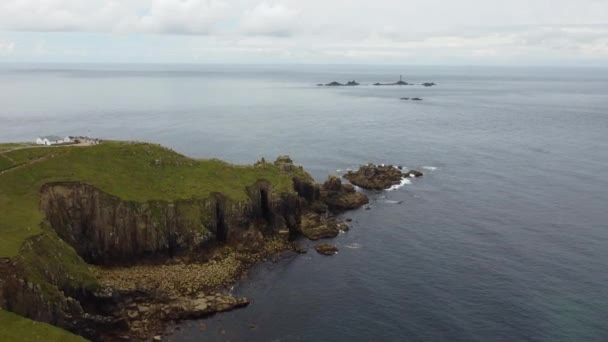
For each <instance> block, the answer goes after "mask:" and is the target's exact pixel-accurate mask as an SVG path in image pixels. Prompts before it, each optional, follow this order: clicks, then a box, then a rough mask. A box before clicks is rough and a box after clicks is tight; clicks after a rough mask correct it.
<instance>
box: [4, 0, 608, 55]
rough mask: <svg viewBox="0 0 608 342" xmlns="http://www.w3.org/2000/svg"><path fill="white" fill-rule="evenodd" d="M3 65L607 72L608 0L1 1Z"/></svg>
mask: <svg viewBox="0 0 608 342" xmlns="http://www.w3.org/2000/svg"><path fill="white" fill-rule="evenodd" d="M0 62H32V63H44V62H52V63H54V62H66V63H75V62H78V63H244V64H249V63H263V64H272V63H311V64H313V63H314V64H316V63H322V64H332V63H341V64H426V65H429V64H441V65H452V64H455V65H476V64H482V65H581V66H608V0H577V1H572V0H508V1H505V0H500V1H499V0H452V1H450V0H262V1H258V0H122V1H118V0H106V1H103V0H0Z"/></svg>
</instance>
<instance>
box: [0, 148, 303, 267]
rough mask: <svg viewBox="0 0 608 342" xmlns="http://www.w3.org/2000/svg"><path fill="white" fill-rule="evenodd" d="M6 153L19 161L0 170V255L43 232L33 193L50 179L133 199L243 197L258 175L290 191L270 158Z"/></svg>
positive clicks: (160, 151) (150, 152)
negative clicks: (246, 162)
mask: <svg viewBox="0 0 608 342" xmlns="http://www.w3.org/2000/svg"><path fill="white" fill-rule="evenodd" d="M5 156H8V157H9V158H11V159H13V160H15V161H16V162H17V163H18V164H21V166H20V167H18V168H15V169H12V170H8V171H7V172H5V173H3V174H0V217H1V218H2V219H1V220H0V257H13V256H15V255H16V254H17V252H18V251H19V248H20V247H21V245H22V243H23V241H24V240H25V239H27V238H28V237H30V236H33V235H37V234H40V233H42V229H41V228H40V223H41V222H42V221H43V215H42V213H41V212H40V210H39V209H38V205H39V203H38V193H39V190H40V188H41V186H42V185H43V184H45V183H49V182H55V181H81V182H85V183H88V184H91V185H93V186H95V187H97V188H99V189H101V190H102V191H105V192H107V193H110V194H112V195H115V196H118V197H120V198H122V199H123V200H128V201H136V202H145V201H149V200H163V201H175V200H178V199H187V198H204V197H208V196H209V194H210V193H212V192H220V193H222V194H224V195H225V196H226V197H228V198H230V199H231V200H234V201H242V200H246V199H247V193H246V187H247V186H249V185H252V184H254V183H255V182H256V181H258V180H260V179H266V180H268V181H270V182H271V183H272V184H273V187H274V192H276V193H281V192H292V191H293V190H292V180H291V176H290V175H288V174H285V173H283V172H280V171H279V170H278V169H277V168H276V167H275V166H274V165H273V164H270V163H266V164H263V165H261V166H256V167H253V166H236V165H232V164H228V163H225V162H223V161H220V160H195V159H191V158H188V157H185V156H183V155H180V154H178V153H176V152H174V151H172V150H169V149H166V148H164V147H161V146H159V145H154V144H145V143H131V142H105V143H103V144H100V145H96V146H90V147H52V148H48V147H47V148H45V147H40V148H28V149H20V150H14V151H9V152H5Z"/></svg>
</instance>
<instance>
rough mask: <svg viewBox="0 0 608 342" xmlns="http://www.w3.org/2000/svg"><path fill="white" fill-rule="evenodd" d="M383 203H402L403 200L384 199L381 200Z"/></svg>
mask: <svg viewBox="0 0 608 342" xmlns="http://www.w3.org/2000/svg"><path fill="white" fill-rule="evenodd" d="M383 202H384V203H388V204H401V203H403V201H393V200H386V201H383Z"/></svg>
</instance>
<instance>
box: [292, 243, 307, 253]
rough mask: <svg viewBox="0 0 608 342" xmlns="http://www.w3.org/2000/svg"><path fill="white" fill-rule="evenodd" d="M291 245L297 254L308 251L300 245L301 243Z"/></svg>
mask: <svg viewBox="0 0 608 342" xmlns="http://www.w3.org/2000/svg"><path fill="white" fill-rule="evenodd" d="M292 247H293V251H294V252H296V253H298V254H306V253H308V250H307V249H306V248H304V247H302V246H301V245H299V244H297V243H294V244H292Z"/></svg>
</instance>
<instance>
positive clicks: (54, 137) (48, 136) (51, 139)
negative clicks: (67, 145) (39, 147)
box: [40, 135, 64, 141]
mask: <svg viewBox="0 0 608 342" xmlns="http://www.w3.org/2000/svg"><path fill="white" fill-rule="evenodd" d="M40 139H42V140H44V139H48V140H49V141H58V140H63V139H64V138H62V137H60V136H57V135H46V136H43V137H40Z"/></svg>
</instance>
